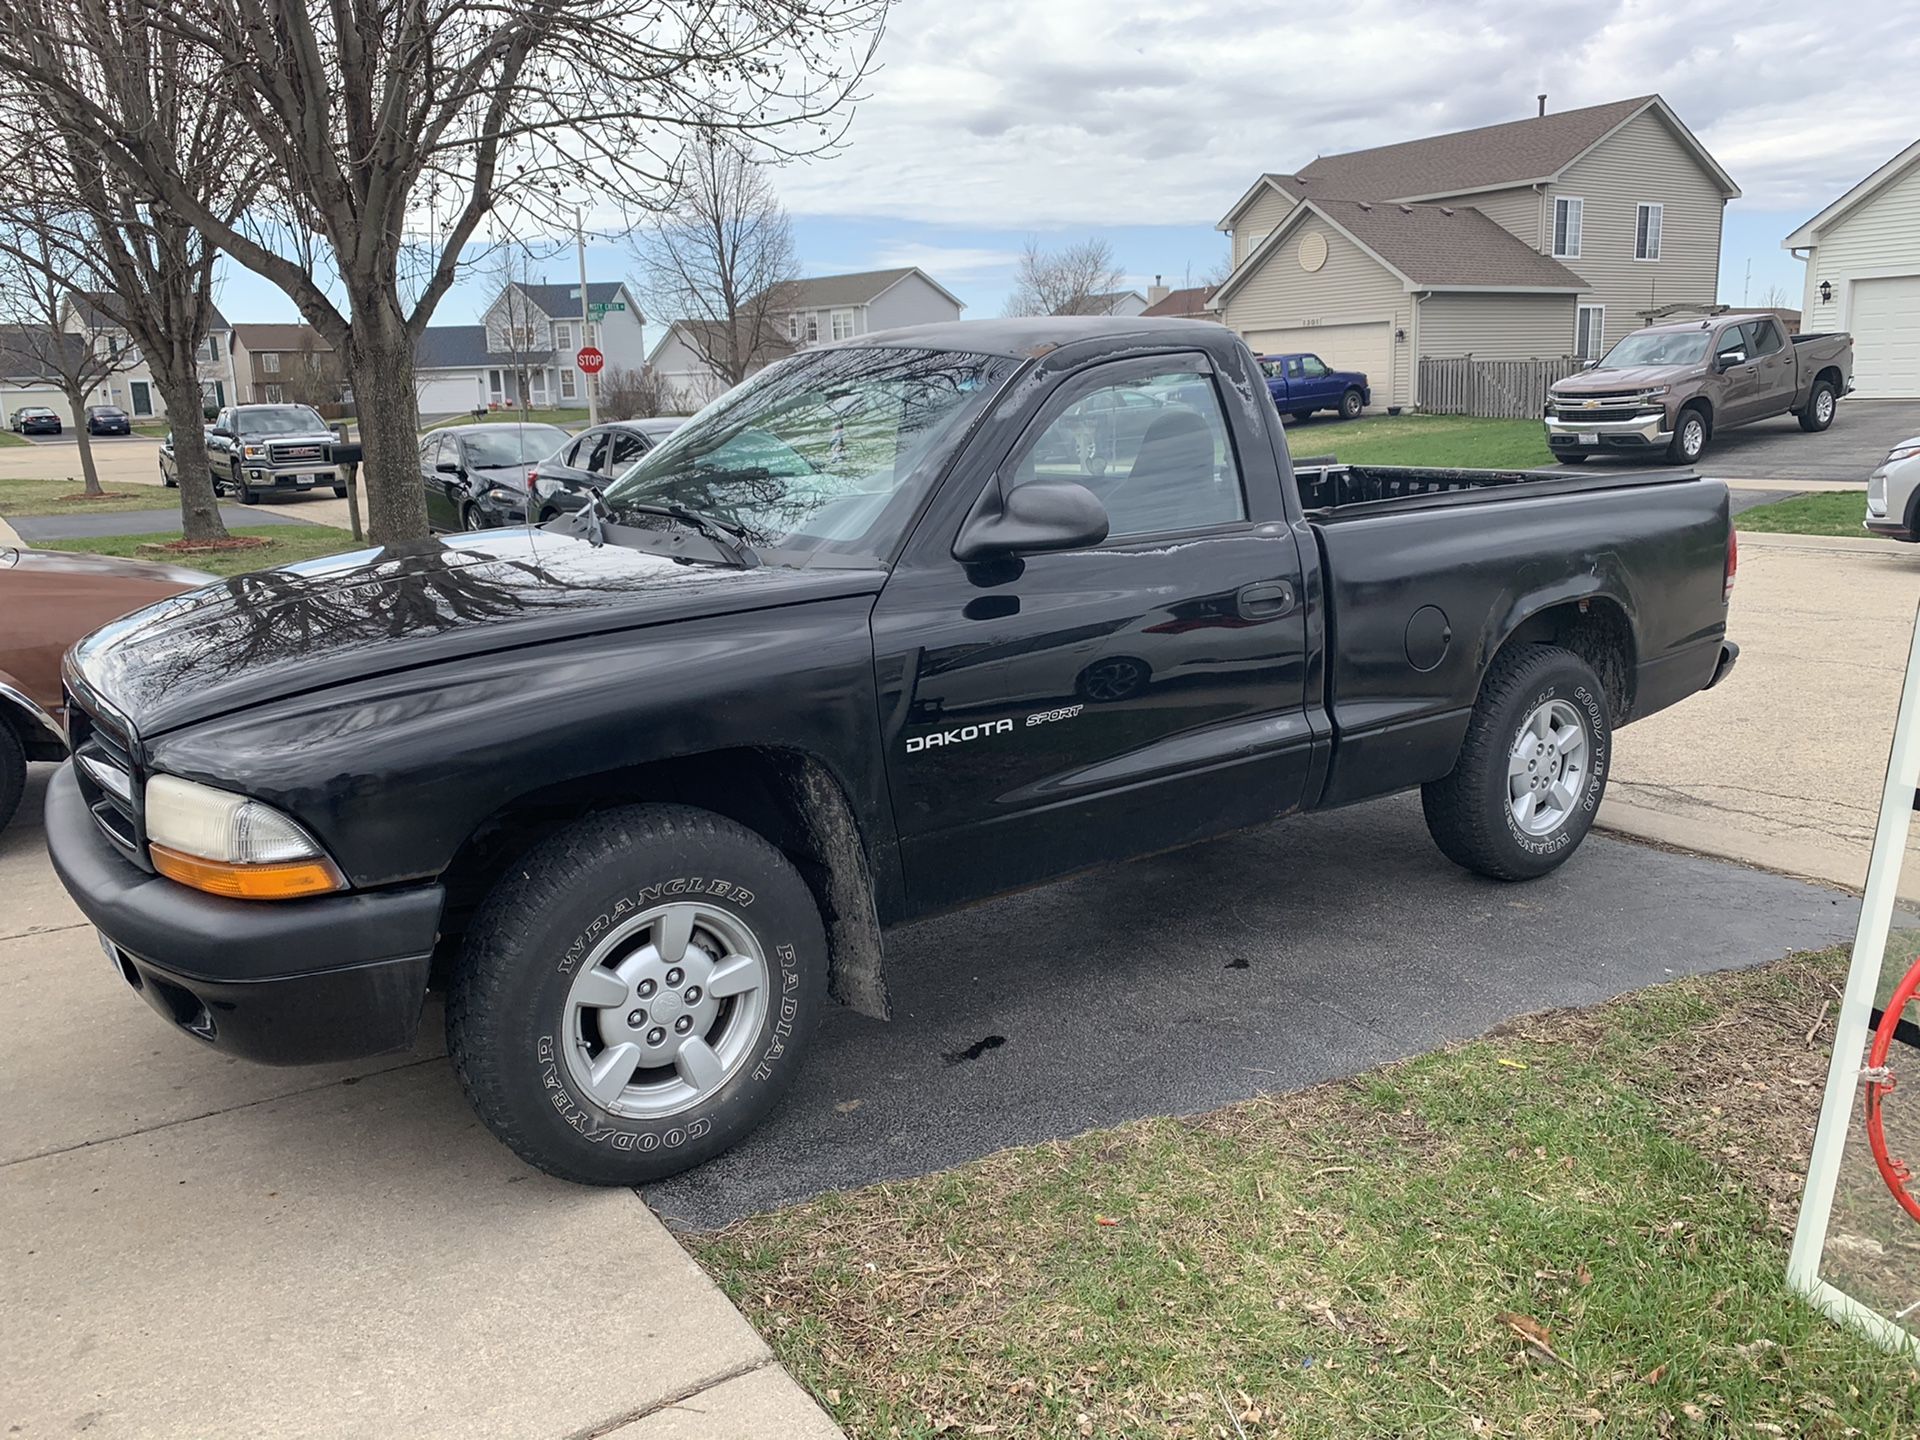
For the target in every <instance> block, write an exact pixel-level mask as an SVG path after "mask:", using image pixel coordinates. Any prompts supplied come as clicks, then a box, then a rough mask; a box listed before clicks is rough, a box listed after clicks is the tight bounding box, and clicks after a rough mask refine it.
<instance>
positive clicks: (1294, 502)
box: [46, 318, 1736, 1183]
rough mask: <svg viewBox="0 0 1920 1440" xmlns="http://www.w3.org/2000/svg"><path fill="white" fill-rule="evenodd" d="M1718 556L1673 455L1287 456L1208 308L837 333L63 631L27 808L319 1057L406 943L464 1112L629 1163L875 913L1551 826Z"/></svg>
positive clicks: (875, 936)
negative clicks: (676, 423) (535, 463)
mask: <svg viewBox="0 0 1920 1440" xmlns="http://www.w3.org/2000/svg"><path fill="white" fill-rule="evenodd" d="M1123 422H1124V423H1123ZM1089 424H1097V425H1098V426H1099V427H1101V430H1102V436H1103V437H1104V438H1103V441H1102V444H1101V445H1099V446H1097V447H1094V448H1093V449H1091V450H1090V449H1089V447H1088V445H1087V444H1086V438H1087V437H1086V435H1085V433H1084V432H1085V430H1086V428H1087V426H1088V425H1089ZM1090 454H1098V455H1099V457H1100V459H1099V463H1098V464H1090V463H1089V461H1088V458H1087V457H1088V456H1089V455H1090ZM1733 567H1734V550H1733V537H1732V531H1731V528H1730V526H1729V523H1728V517H1727V492H1726V490H1725V488H1724V487H1723V486H1722V485H1721V484H1719V483H1718V482H1716V481H1709V480H1698V479H1691V478H1687V477H1684V476H1683V477H1673V476H1654V475H1641V474H1626V475H1607V476H1595V477H1590V478H1589V477H1578V478H1576V477H1569V476H1566V475H1565V474H1564V472H1555V473H1552V474H1550V475H1549V476H1544V477H1543V476H1540V475H1531V474H1506V473H1487V472H1447V471H1438V470H1367V469H1362V468H1359V467H1343V466H1338V465H1322V466H1319V467H1315V468H1305V467H1303V468H1302V469H1301V470H1300V471H1298V472H1296V471H1295V470H1294V468H1293V466H1292V465H1291V463H1290V461H1289V458H1288V454H1287V448H1286V444H1285V442H1284V440H1283V438H1282V434H1281V427H1280V421H1279V416H1278V414H1277V412H1276V411H1275V410H1274V408H1273V403H1272V401H1271V400H1270V399H1269V398H1268V395H1267V388H1266V384H1265V380H1264V377H1263V376H1262V375H1261V374H1260V372H1259V370H1258V368H1257V367H1256V365H1255V363H1254V360H1253V357H1252V356H1251V355H1250V354H1249V353H1248V352H1247V350H1246V349H1245V347H1244V346H1243V345H1242V344H1241V343H1240V341H1239V340H1238V339H1237V338H1235V337H1234V336H1233V335H1231V334H1230V333H1229V332H1228V331H1226V330H1224V329H1222V328H1220V327H1217V326H1212V325H1195V324H1192V323H1191V322H1187V321H1180V320H1171V321H1154V320H1139V319H1108V318H1097V319H1092V318H1083V319H1046V320H1023V321H1004V322H1003V321H983V322H975V323H968V324H955V325H943V326H932V327H925V328H920V329H915V330H905V331H898V332H891V333H885V334H878V335H870V336H864V337H862V338H860V339H859V340H856V341H853V342H850V343H847V344H842V345H834V346H823V347H819V348H816V349H809V350H807V351H805V352H803V353H801V354H799V355H797V356H795V357H793V358H791V359H789V360H787V361H785V362H783V363H781V364H779V365H777V366H774V367H773V368H771V369H769V370H767V371H766V372H764V373H763V374H761V375H759V376H758V377H756V378H755V379H753V380H752V381H750V382H749V383H747V384H746V385H743V386H741V387H740V388H739V389H737V390H735V391H734V392H732V394H730V395H729V396H728V397H727V398H726V399H725V400H724V401H722V402H721V403H719V404H718V405H716V406H714V407H711V408H710V409H708V410H707V411H706V412H704V413H703V414H702V415H701V416H699V417H697V418H696V419H695V420H693V421H692V422H690V423H689V424H687V425H686V426H684V427H683V428H681V429H680V430H679V431H677V432H676V433H675V434H674V435H673V436H672V437H671V438H670V439H669V440H667V441H666V442H665V443H664V444H662V445H661V446H660V447H659V448H658V449H656V450H655V451H654V452H653V453H652V454H651V455H649V456H648V457H647V458H646V459H645V460H644V461H643V462H642V463H641V464H640V465H639V466H638V467H636V468H635V469H634V470H633V471H631V472H629V473H628V474H627V475H625V476H623V477H622V478H621V479H620V480H619V481H618V482H616V483H614V484H613V485H612V486H610V487H609V489H608V490H607V491H606V492H605V494H604V496H603V497H602V498H601V499H599V500H597V501H596V502H594V503H593V504H591V505H588V506H584V507H582V508H581V509H580V510H579V511H576V512H574V513H573V514H571V515H569V516H567V517H565V518H563V519H560V520H556V521H554V522H552V523H551V524H550V525H548V526H547V527H545V528H543V529H532V530H528V529H515V530H501V531H494V532H490V533H485V534H476V535H461V536H456V537H450V538H449V539H447V540H445V541H444V542H442V541H435V542H432V543H428V544H421V545H417V546H406V547H390V548H387V549H379V550H369V551H363V552H359V553H355V554H349V555H341V556H335V557H332V558H330V559H324V560H316V561H309V562H306V563H303V564H298V565H292V566H287V567H285V568H282V569H278V570H271V571H264V572H260V573H257V574H252V575H242V576H238V577H235V578H233V579H229V580H224V581H222V582H220V583H219V584H216V585H210V586H208V587H206V588H204V589H201V590H198V591H193V592H189V593H187V594H185V595H182V596H179V597H176V598H174V599H172V600H169V601H166V602H163V603H161V604H159V605H156V606H154V607H152V608H150V609H147V610H144V611H140V612H137V613H136V614H135V615H133V616H132V617H130V618H128V619H125V620H122V621H119V622H116V623H115V624H114V625H112V626H109V627H107V628H106V629H104V630H102V631H100V632H98V633H96V634H95V635H93V636H91V637H90V638H88V639H87V640H85V641H83V642H81V643H80V644H79V645H78V646H77V647H75V649H74V650H73V651H72V653H71V654H70V655H69V656H68V658H67V663H66V672H65V678H66V685H67V689H68V693H69V699H70V702H71V707H70V710H71V717H72V718H71V735H70V738H71V741H72V744H73V747H74V759H73V761H72V763H71V764H70V765H69V766H68V767H67V768H66V769H64V770H63V771H61V772H60V773H59V774H58V775H57V776H56V777H55V778H54V781H53V783H52V785H51V787H50V789H49V791H48V797H47V814H46V826H47V836H48V842H49V845H50V847H51V849H52V852H53V858H54V863H55V865H56V866H57V868H58V870H59V873H60V876H61V879H62V880H63V881H64V882H65V884H66V886H67V888H68V889H69V890H70V891H71V892H72V893H73V896H74V898H75V899H76V900H77V901H78V902H79V904H80V906H81V908H82V909H83V910H85V912H86V913H87V915H88V916H89V917H90V918H91V919H92V920H93V921H94V922H95V924H96V925H97V926H98V927H99V930H100V932H101V936H102V940H103V943H104V945H105V948H106V950H107V953H108V955H109V957H110V958H111V960H112V962H113V964H114V965H115V966H116V967H117V968H118V969H119V971H120V973H121V974H122V975H123V976H124V977H125V979H126V981H127V983H128V984H129V985H130V986H131V987H132V988H133V989H135V990H137V991H138V992H139V993H140V994H141V995H142V996H143V997H144V998H145V999H146V1000H148V1001H149V1002H150V1003H151V1004H152V1005H153V1006H154V1007H155V1008H156V1009H157V1010H158V1011H159V1012H160V1014H161V1015H162V1016H163V1017H165V1018H166V1019H167V1020H168V1021H169V1022H170V1023H172V1024H173V1025H174V1026H176V1027H178V1028H179V1029H181V1030H184V1031H186V1032H187V1033H188V1034H190V1035H193V1036H196V1037H198V1039H200V1040H201V1041H204V1042H206V1043H208V1044H210V1045H212V1046H215V1047H219V1048H223V1049H226V1050H228V1051H230V1052H231V1053H234V1054H237V1055H243V1056H247V1057H249V1058H253V1059H257V1060H265V1061H271V1062H280V1063H293V1062H304V1061H319V1060H331V1059H339V1058H343V1057H349V1056H353V1055H358V1054H366V1053H373V1052H377V1051H382V1050H387V1049H392V1048H396V1047H401V1046H405V1045H407V1044H409V1043H410V1042H411V1041H412V1040H413V1038H414V1035H415V1031H416V1029H417V1027H418V1023H419V1018H420V1013H421V1005H422V999H423V996H424V995H425V993H426V991H427V990H428V988H429V987H430V986H434V987H439V988H441V989H443V990H444V991H445V994H446V1000H447V1006H446V1023H447V1032H448V1044H449V1048H450V1050H451V1054H452V1058H453V1062H454V1065H455V1067H456V1069H457V1071H458V1073H459V1076H460V1079H461V1082H462V1083H463V1085H464V1086H465V1088H466V1092H467V1094H468V1096H469V1097H470V1099H471V1101H472V1103H473V1105H474V1107H475V1109H476V1110H477V1111H478V1113H479V1114H480V1116H481V1117H482V1119H483V1120H484V1121H485V1122H486V1124H487V1125H488V1126H490V1127H491V1128H492V1129H493V1131H494V1133H495V1134H496V1135H498V1136H499V1137H500V1138H501V1139H502V1140H504V1141H505V1142H506V1143H507V1144H508V1145H510V1146H512V1147H513V1148H514V1149H515V1150H516V1151H518V1152H519V1153H520V1154H521V1155H522V1156H524V1157H525V1158H526V1159H528V1160H529V1161H531V1162H532V1163H534V1164H535V1165H538V1166H540V1167H541V1168H543V1169H546V1170H548V1171H551V1172H552V1173H554V1174H557V1175H562V1176H567V1177H571V1178H573V1179H576V1180H582V1181H590V1182H602V1183H616V1182H617V1183H633V1182H637V1181H642V1180H647V1179H650V1178H656V1177H659V1176H661V1175H664V1174H669V1173H672V1172H673V1171H676V1170H679V1169H683V1168H685V1167H687V1166H689V1165H692V1164H695V1163H697V1162H699V1161H701V1160H703V1159H705V1158H707V1157H710V1156H712V1155H714V1154H716V1153H718V1152H719V1151H721V1150H723V1149H725V1148H726V1147H727V1146H729V1145H731V1144H733V1143H734V1142H735V1141H736V1140H738V1139H739V1138H740V1137H741V1136H742V1135H744V1134H745V1133H746V1132H747V1131H748V1130H749V1129H751V1128H752V1127H753V1126H754V1125H755V1124H756V1123H757V1122H758V1121H759V1120H760V1118H761V1117H762V1116H763V1115H765V1114H766V1112H767V1110H768V1109H769V1107H771V1106H772V1105H773V1103H774V1102H775V1100H776V1099H777V1098H778V1097H779V1095H780V1094H781V1093H782V1092H783V1091H784V1090H785V1089H786V1087H787V1086H788V1085H789V1084H790V1083H791V1082H792V1080H793V1076H794V1072H795V1068H796V1067H797V1066H798V1065H799V1063H800V1061H801V1058H802V1055H803V1053H804V1052H805V1050H806V1046H807V1039H808V1034H809V1031H810V1030H811V1029H812V1027H813V1025H814V1022H815V1020H816V1018H817V1016H818V1014H819V1012H820V1010H821V1008H822V1006H823V1005H824V1004H825V1002H826V1000H827V998H828V996H829V995H832V996H834V997H835V998H837V999H839V1000H841V1001H843V1002H844V1003H846V1004H849V1005H852V1006H854V1007H855V1008H857V1009H859V1010H861V1011H863V1012H865V1013H869V1014H872V1015H876V1016H882V1017H884V1016H885V1014H886V1012H887V1008H888V1002H887V992H886V986H885V982H884V974H883V959H884V948H883V942H882V935H883V932H884V931H885V929H886V928H887V927H888V926H891V925H894V924H897V923H899V922H902V921H906V920H911V919H913V918H915V917H917V916H922V915H926V914H928V913H930V912H933V911H938V910H943V909H950V908H952V907H956V906H961V905H966V904H969V903H971V902H975V901H978V900H981V899H984V898H986V897H988V896H992V895H996V894H1000V893H1002V892H1005V891H1008V890H1011V889H1014V888H1015V887H1019V886H1024V885H1030V884H1033V883H1035V882H1037V881H1042V880H1046V879H1049V878H1051V877H1054V876H1059V875H1064V874H1066V873H1068V872H1071V871H1076V870H1080V869H1083V868H1085V867H1089V866H1093V865H1099V864H1103V863H1106V862H1110V861H1116V860H1124V859H1126V858H1128V857H1132V856H1139V855H1144V854H1148V853H1151V852H1155V851H1160V850H1165V849H1168V848H1170V847H1173V846H1181V845H1189V844H1192V843H1194V842H1196V841H1200V840H1205V839H1207V838H1208V837H1210V836H1216V835H1219V834H1221V833H1223V832H1226V831H1231V830H1234V829H1236V828H1241V827H1247V826H1253V825H1259V824H1261V823H1263V822H1266V821H1269V820H1272V819H1273V818H1275V817H1276V816H1283V815H1287V814H1290V813H1292V812H1294V811H1299V810H1307V809H1316V808H1325V807H1328V806H1335V805H1345V804H1350V803H1352V802H1354V801H1359V800H1365V799H1368V798H1371V797H1374V796H1380V795H1387V794H1390V793H1393V792H1395V791H1401V790H1407V789H1410V788H1413V787H1416V786H1417V787H1420V788H1421V790H1422V794H1423V797H1424V801H1425V811H1426V817H1427V822H1428V825H1429V827H1430V829H1431V831H1432V833H1433V836H1434V838H1435V840H1436V841H1437V842H1438V844H1439V846H1440V848H1441V850H1442V851H1444V852H1445V854H1447V855H1448V856H1449V857H1451V858H1452V859H1453V860H1455V861H1457V862H1458V863H1460V864H1461V865H1463V866H1467V867H1469V868H1471V869H1473V870H1476V871H1479V872H1480V873H1482V874H1484V875H1488V876H1493V877H1497V878H1500V879H1508V880H1519V879H1526V878H1528V877H1532V876H1538V875H1541V874H1543V873H1545V872H1547V871H1549V870H1551V869H1553V868H1554V867H1555V866H1557V865H1559V864H1561V863H1562V862H1563V861H1564V860H1566V858H1567V857H1568V856H1569V855H1570V854H1571V853H1572V852H1573V851H1574V849H1575V848H1576V847H1578V845H1579V844H1580V842H1581V839H1582V838H1583V837H1584V836H1585V835H1586V833H1587V829H1588V827H1589V826H1590V825H1591V824H1592V823H1593V818H1594V811H1595V809H1596V807H1597V806H1598V804H1599V802H1600V798H1601V795H1602V792H1603V790H1604V788H1605V785H1606V778H1607V769H1608V765H1609V761H1610V759H1611V754H1612V737H1613V732H1614V730H1615V729H1616V728H1617V727H1618V726H1620V725H1622V724H1625V723H1626V722H1627V721H1629V720H1634V719H1638V718H1640V717H1641V716H1644V715H1649V714H1652V713H1653V712H1654V711H1656V710H1659V709H1661V708H1662V707H1664V706H1667V705H1671V704H1673V703H1674V702H1675V701H1677V700H1680V699H1682V698H1684V697H1685V696H1687V695H1690V694H1692V693H1693V692H1694V691H1696V690H1699V689H1702V688H1703V687H1706V686H1710V685H1712V684H1714V683H1716V682H1717V681H1718V680H1719V679H1720V677H1721V676H1722V675H1723V674H1724V673H1725V672H1726V670H1727V668H1728V666H1729V665H1730V664H1731V663H1732V662H1733V659H1734V657H1735V654H1736V650H1735V647H1734V646H1732V645H1731V644H1729V643H1728V642H1727V641H1726V638H1725V633H1726V616H1727V594H1728V590H1729V588H1730V587H1731V585H1732V581H1733ZM128 1063H129V1064H137V1059H136V1057H132V1056H129V1057H128Z"/></svg>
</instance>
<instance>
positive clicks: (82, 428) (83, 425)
mask: <svg viewBox="0 0 1920 1440" xmlns="http://www.w3.org/2000/svg"><path fill="white" fill-rule="evenodd" d="M64 388H65V389H66V392H67V408H68V409H69V410H71V411H73V438H74V440H75V442H76V443H78V445H79V446H80V474H81V475H82V476H83V477H84V478H85V480H86V486H85V491H84V493H85V494H87V495H90V496H95V497H97V496H101V495H104V494H106V493H107V492H106V491H104V490H102V489H101V488H100V468H99V467H98V466H97V465H95V464H94V463H93V437H92V436H91V435H89V434H88V433H87V392H86V391H84V390H82V389H81V388H80V387H79V386H77V385H72V386H66V387H64Z"/></svg>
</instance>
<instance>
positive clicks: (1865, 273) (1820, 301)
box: [1781, 140, 1920, 400]
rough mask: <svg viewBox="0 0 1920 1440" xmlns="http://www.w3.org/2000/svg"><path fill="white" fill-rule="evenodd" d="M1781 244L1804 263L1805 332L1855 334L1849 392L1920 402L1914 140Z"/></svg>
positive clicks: (1919, 197)
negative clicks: (1805, 263) (1805, 265)
mask: <svg viewBox="0 0 1920 1440" xmlns="http://www.w3.org/2000/svg"><path fill="white" fill-rule="evenodd" d="M1781 245H1782V246H1783V247H1784V248H1785V249H1788V250H1791V251H1792V252H1793V253H1794V254H1795V255H1798V256H1799V257H1800V258H1801V259H1803V260H1805V261H1806V262H1807V285H1806V295H1805V298H1804V300H1803V301H1802V304H1801V311H1802V315H1803V317H1804V318H1803V321H1802V323H1803V325H1804V327H1805V329H1807V330H1808V331H1819V330H1851V331H1852V332H1853V381H1854V393H1855V394H1856V395H1860V396H1863V397H1865V398H1867V399H1870V400H1894V399H1901V400H1907V399H1914V398H1920V140H1916V141H1914V143H1913V144H1911V145H1909V146H1908V147H1907V148H1906V149H1904V150H1902V151H1901V152H1900V153H1899V154H1898V155H1896V156H1894V157H1893V159H1891V160H1889V161H1888V162H1887V163H1886V164H1884V165H1882V166H1881V167H1880V168H1879V169H1878V170H1876V171H1874V172H1873V173H1872V174H1871V175H1869V176H1867V178H1866V179H1864V180H1862V181H1861V182H1860V183H1859V184H1858V185H1855V186H1854V187H1853V188H1852V189H1851V190H1849V191H1847V193H1846V194H1844V195H1842V196H1841V197H1840V198H1839V199H1838V200H1835V201H1834V202H1833V203H1832V204H1831V205H1829V206H1827V208H1826V209H1824V210H1822V211H1821V212H1820V213H1819V214H1818V215H1816V216H1814V217H1813V218H1812V219H1811V220H1809V221H1807V223H1806V224H1804V225H1802V226H1801V227H1800V228H1799V229H1798V230H1796V231H1794V232H1793V233H1792V234H1791V235H1789V236H1787V238H1786V239H1785V240H1783V241H1782V242H1781Z"/></svg>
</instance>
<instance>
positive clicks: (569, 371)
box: [560, 365, 576, 400]
mask: <svg viewBox="0 0 1920 1440" xmlns="http://www.w3.org/2000/svg"><path fill="white" fill-rule="evenodd" d="M575 393H576V391H575V383H574V369H573V367H572V366H571V365H562V366H561V367H560V398H561V399H562V400H571V399H573V398H574V395H575Z"/></svg>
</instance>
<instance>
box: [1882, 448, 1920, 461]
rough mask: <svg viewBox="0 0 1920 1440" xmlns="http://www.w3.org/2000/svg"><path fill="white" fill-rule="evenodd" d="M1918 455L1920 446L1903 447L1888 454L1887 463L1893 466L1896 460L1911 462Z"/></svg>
mask: <svg viewBox="0 0 1920 1440" xmlns="http://www.w3.org/2000/svg"><path fill="white" fill-rule="evenodd" d="M1916 455H1920V445H1902V446H1901V447H1900V448H1899V449H1897V450H1890V451H1888V452H1887V463H1888V464H1889V465H1891V464H1892V463H1893V462H1894V461H1895V460H1911V459H1913V457H1914V456H1916Z"/></svg>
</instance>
